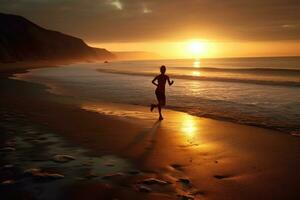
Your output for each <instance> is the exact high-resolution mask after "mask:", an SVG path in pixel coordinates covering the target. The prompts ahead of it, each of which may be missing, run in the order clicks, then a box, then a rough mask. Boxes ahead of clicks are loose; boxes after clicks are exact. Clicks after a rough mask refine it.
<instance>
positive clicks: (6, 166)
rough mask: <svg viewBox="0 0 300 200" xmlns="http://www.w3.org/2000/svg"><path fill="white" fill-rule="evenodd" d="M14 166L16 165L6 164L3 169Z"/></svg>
mask: <svg viewBox="0 0 300 200" xmlns="http://www.w3.org/2000/svg"><path fill="white" fill-rule="evenodd" d="M13 167H14V165H11V164H8V165H4V166H3V167H2V168H3V169H11V168H13Z"/></svg>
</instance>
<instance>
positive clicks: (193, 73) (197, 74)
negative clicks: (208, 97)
mask: <svg viewBox="0 0 300 200" xmlns="http://www.w3.org/2000/svg"><path fill="white" fill-rule="evenodd" d="M192 75H193V76H200V75H201V72H199V71H193V72H192Z"/></svg>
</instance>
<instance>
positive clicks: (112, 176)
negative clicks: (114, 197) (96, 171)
mask: <svg viewBox="0 0 300 200" xmlns="http://www.w3.org/2000/svg"><path fill="white" fill-rule="evenodd" d="M121 176H124V174H123V173H120V172H119V173H114V174H107V175H104V176H102V178H103V179H111V178H115V177H121Z"/></svg>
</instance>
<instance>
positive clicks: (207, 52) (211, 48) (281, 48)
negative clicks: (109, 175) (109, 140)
mask: <svg viewBox="0 0 300 200" xmlns="http://www.w3.org/2000/svg"><path fill="white" fill-rule="evenodd" d="M193 41H197V42H198V41H199V43H200V44H203V48H202V49H201V51H200V52H193V51H192V50H191V49H190V45H191V43H192V42H193ZM89 44H90V45H91V46H95V47H104V48H107V49H110V50H112V51H147V52H154V53H156V54H158V55H160V56H161V57H163V58H196V57H255V56H259V57H261V56H262V57H264V56H266V57H268V56H298V55H300V42H294V41H275V42H270V41H265V42H264V41H260V42H216V41H209V40H196V39H194V40H186V41H180V42H165V41H156V42H137V43H134V42H127V43H126V42H123V43H93V42H91V43H89Z"/></svg>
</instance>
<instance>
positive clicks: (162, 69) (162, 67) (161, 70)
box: [160, 65, 166, 73]
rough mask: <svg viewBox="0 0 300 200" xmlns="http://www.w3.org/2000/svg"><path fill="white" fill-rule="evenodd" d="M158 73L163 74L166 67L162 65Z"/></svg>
mask: <svg viewBox="0 0 300 200" xmlns="http://www.w3.org/2000/svg"><path fill="white" fill-rule="evenodd" d="M160 72H162V73H165V72H166V66H164V65H162V66H161V67H160Z"/></svg>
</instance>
